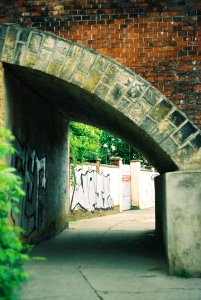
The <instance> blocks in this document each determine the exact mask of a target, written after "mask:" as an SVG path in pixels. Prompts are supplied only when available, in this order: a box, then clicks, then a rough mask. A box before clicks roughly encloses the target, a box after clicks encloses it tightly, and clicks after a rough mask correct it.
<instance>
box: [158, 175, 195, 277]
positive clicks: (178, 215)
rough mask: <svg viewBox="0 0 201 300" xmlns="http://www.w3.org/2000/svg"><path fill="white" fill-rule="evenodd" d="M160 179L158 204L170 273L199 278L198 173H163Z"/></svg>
mask: <svg viewBox="0 0 201 300" xmlns="http://www.w3.org/2000/svg"><path fill="white" fill-rule="evenodd" d="M161 178H162V185H161V182H160V190H161V191H162V193H161V194H160V195H159V196H160V197H163V198H161V200H162V202H163V205H162V207H160V206H159V207H160V210H161V213H163V216H162V219H163V232H164V240H165V245H166V252H167V256H168V261H169V270H170V273H172V274H178V275H182V274H183V275H184V274H186V275H190V276H195V277H201V172H199V171H197V172H196V171H188V172H187V171H186V172H184V171H181V172H174V173H166V174H165V175H163V176H162V177H161ZM157 203H158V201H157Z"/></svg>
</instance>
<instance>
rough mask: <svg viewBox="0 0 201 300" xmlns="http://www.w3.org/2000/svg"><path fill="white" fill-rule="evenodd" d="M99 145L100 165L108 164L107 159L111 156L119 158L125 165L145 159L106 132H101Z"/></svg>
mask: <svg viewBox="0 0 201 300" xmlns="http://www.w3.org/2000/svg"><path fill="white" fill-rule="evenodd" d="M100 144H101V148H100V150H99V153H100V158H101V162H102V163H109V158H110V157H112V156H120V157H121V158H122V160H123V163H125V164H129V163H130V161H131V160H134V159H136V160H137V159H140V160H142V161H145V158H144V157H143V156H142V154H141V153H139V152H138V151H137V150H136V149H134V148H132V147H130V146H129V145H128V144H126V143H125V142H123V141H122V140H121V139H119V138H118V137H115V136H113V135H111V134H110V133H108V132H106V131H103V132H102V134H101V136H100Z"/></svg>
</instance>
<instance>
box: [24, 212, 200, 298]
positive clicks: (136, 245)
mask: <svg viewBox="0 0 201 300" xmlns="http://www.w3.org/2000/svg"><path fill="white" fill-rule="evenodd" d="M33 254H34V255H42V256H45V257H47V260H46V261H35V262H32V263H30V264H29V265H28V266H27V269H28V270H29V271H30V272H31V280H30V282H29V284H28V285H27V286H25V287H24V288H23V290H22V293H21V297H20V300H29V299H34V300H35V299H48V300H53V299H54V300H55V299H59V300H66V299H70V300H80V299H83V300H85V299H86V300H95V299H104V300H122V299H126V300H133V299H137V300H144V299H148V300H155V299H160V300H170V299H171V300H178V299H182V300H189V299H193V300H200V299H201V279H195V278H194V279H192V278H191V279H190V278H178V277H173V276H168V274H167V267H166V263H165V258H164V256H163V253H162V250H161V245H160V243H158V240H157V238H156V237H155V235H154V210H153V209H147V210H143V211H129V212H124V213H122V214H118V215H112V216H106V217H101V218H95V219H90V220H82V221H77V222H73V223H71V224H70V230H66V231H64V232H63V233H62V234H60V235H59V236H58V237H57V238H55V239H53V240H51V241H48V242H45V243H43V244H41V245H39V246H37V247H36V248H35V250H34V252H33Z"/></svg>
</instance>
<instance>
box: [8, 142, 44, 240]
mask: <svg viewBox="0 0 201 300" xmlns="http://www.w3.org/2000/svg"><path fill="white" fill-rule="evenodd" d="M16 149H17V152H16V153H15V154H14V156H13V160H12V165H13V166H14V167H15V168H16V169H17V172H18V174H19V175H20V176H21V178H22V180H23V189H24V191H25V197H24V199H23V200H22V201H21V203H20V212H21V213H20V218H17V217H16V216H15V214H14V213H12V218H13V220H14V222H15V223H18V225H20V226H21V227H22V228H23V230H24V231H25V234H26V235H27V236H28V235H30V234H31V233H32V232H33V231H35V230H38V229H39V228H41V226H42V222H43V220H44V214H45V199H46V158H45V157H43V158H42V159H39V158H38V155H37V153H36V151H35V150H32V149H30V148H28V147H26V146H23V145H21V144H20V143H19V142H17V143H16ZM17 219H18V221H17Z"/></svg>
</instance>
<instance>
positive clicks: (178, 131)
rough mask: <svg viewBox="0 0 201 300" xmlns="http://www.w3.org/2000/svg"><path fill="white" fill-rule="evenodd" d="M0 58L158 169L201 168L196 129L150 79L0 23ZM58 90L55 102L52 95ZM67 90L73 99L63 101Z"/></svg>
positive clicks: (71, 113) (69, 44)
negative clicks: (142, 154) (132, 148)
mask: <svg viewBox="0 0 201 300" xmlns="http://www.w3.org/2000/svg"><path fill="white" fill-rule="evenodd" d="M0 61H1V62H3V63H4V64H5V66H6V67H7V68H8V69H10V70H12V72H13V73H15V74H16V76H17V77H19V78H21V80H22V81H27V80H29V85H30V82H31V81H32V85H33V87H32V88H33V89H34V84H36V89H38V90H40V91H43V92H46V93H47V95H48V94H49V99H51V101H52V102H54V103H53V105H54V106H55V107H56V109H58V110H60V113H61V114H64V115H65V114H68V117H69V116H70V118H73V119H77V120H80V121H85V122H87V123H90V122H92V123H93V124H94V125H99V127H103V128H104V127H105V128H107V129H110V131H112V132H113V133H116V134H117V135H119V136H121V137H122V138H123V139H125V140H126V141H127V142H129V143H130V144H131V145H132V146H135V147H136V148H138V149H139V150H141V151H142V152H143V153H144V154H145V156H146V157H147V158H148V159H149V160H150V161H151V162H152V163H153V164H154V165H155V166H156V167H157V168H158V169H159V171H160V172H167V171H174V170H182V169H194V170H195V169H200V168H201V159H200V152H201V150H200V146H201V134H200V131H199V129H198V128H197V127H196V126H195V125H193V124H192V122H191V121H189V120H188V118H187V117H186V115H185V114H184V113H182V112H181V111H180V110H178V109H177V107H176V106H175V105H174V104H173V103H172V102H170V101H169V100H168V99H167V98H166V97H165V96H164V95H162V94H161V93H160V92H159V91H158V90H157V89H156V88H154V87H153V86H152V85H151V84H150V83H149V82H147V81H146V80H144V79H143V78H142V77H140V76H138V75H136V74H134V73H133V72H131V71H130V70H129V69H127V68H125V67H123V66H121V65H120V64H118V63H117V62H115V61H114V60H112V59H110V58H108V57H105V56H103V55H101V54H98V53H96V52H94V51H91V50H88V49H86V48H84V47H83V46H81V45H78V44H75V43H72V42H70V41H68V40H64V39H62V38H60V37H57V36H55V35H51V34H49V33H45V32H41V31H38V30H33V29H29V28H24V27H20V26H18V25H16V24H1V25H0ZM47 79H48V81H47ZM33 82H34V84H33ZM38 87H40V88H38ZM58 90H59V91H58ZM48 91H49V92H48ZM56 93H57V95H59V98H60V100H58V101H54V100H53V99H52V97H51V96H52V95H56ZM65 94H68V95H69V96H70V98H71V101H66V103H64V102H63V101H61V98H62V95H65ZM53 98H54V97H53ZM57 98H58V96H57ZM57 102H58V103H59V104H60V106H58V103H57ZM57 106H58V107H57ZM104 118H105V119H107V121H106V120H104ZM91 120H93V121H91ZM96 123H97V124H96Z"/></svg>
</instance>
